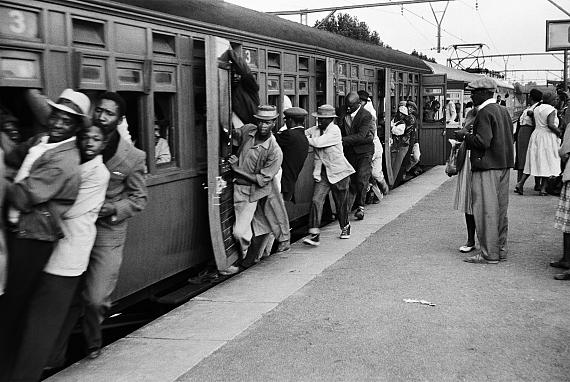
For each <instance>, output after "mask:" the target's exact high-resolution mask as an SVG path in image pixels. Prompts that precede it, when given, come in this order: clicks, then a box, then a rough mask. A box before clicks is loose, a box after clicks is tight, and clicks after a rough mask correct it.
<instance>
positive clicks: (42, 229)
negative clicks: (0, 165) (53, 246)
mask: <svg viewBox="0 0 570 382" xmlns="http://www.w3.org/2000/svg"><path fill="white" fill-rule="evenodd" d="M39 138H41V135H39V136H36V137H33V138H30V139H29V140H28V141H27V142H24V143H22V144H21V145H20V146H18V148H17V149H15V150H13V151H12V152H11V153H10V154H8V155H7V158H6V160H7V163H11V164H13V165H15V166H17V167H19V164H21V163H22V161H23V159H24V158H25V155H26V154H27V152H28V149H29V148H30V147H31V146H33V145H35V144H37V143H38V141H39ZM8 157H9V158H8ZM79 165H80V157H79V150H78V148H77V143H76V141H75V140H74V141H71V142H66V143H63V144H61V145H59V146H57V147H55V148H53V149H49V150H47V151H46V152H45V153H43V154H42V155H41V156H40V157H39V158H38V159H37V160H36V161H35V162H34V164H33V165H32V167H31V168H30V174H29V176H28V177H27V178H25V179H23V180H22V181H20V182H18V183H14V184H11V185H10V186H9V187H8V189H7V197H8V200H9V201H10V203H11V204H12V205H13V206H14V207H16V208H17V209H18V210H19V211H21V215H20V218H19V221H18V227H17V228H18V231H17V235H18V237H20V238H26V239H35V240H44V241H57V240H59V239H60V238H61V237H63V233H62V231H61V219H62V215H63V214H64V213H65V212H67V211H68V210H69V209H70V208H71V206H72V205H73V202H75V199H76V198H77V194H78V193H79V185H80V183H81V172H80V167H79Z"/></svg>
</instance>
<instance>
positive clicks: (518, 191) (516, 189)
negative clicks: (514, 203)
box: [515, 184, 523, 195]
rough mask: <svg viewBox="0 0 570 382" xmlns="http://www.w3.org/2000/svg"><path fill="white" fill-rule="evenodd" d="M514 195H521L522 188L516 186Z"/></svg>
mask: <svg viewBox="0 0 570 382" xmlns="http://www.w3.org/2000/svg"><path fill="white" fill-rule="evenodd" d="M515 194H519V195H522V194H523V188H522V187H521V186H519V185H518V184H517V185H516V186H515Z"/></svg>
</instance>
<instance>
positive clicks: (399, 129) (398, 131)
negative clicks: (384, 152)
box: [390, 101, 414, 178]
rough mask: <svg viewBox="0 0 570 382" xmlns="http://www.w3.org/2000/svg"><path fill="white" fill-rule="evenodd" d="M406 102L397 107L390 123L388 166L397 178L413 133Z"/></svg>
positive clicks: (411, 120)
mask: <svg viewBox="0 0 570 382" xmlns="http://www.w3.org/2000/svg"><path fill="white" fill-rule="evenodd" d="M406 104H407V102H406V101H401V102H400V104H399V106H398V111H397V112H396V114H395V115H394V118H392V121H391V122H390V125H391V132H392V145H390V154H391V155H390V165H391V166H392V173H393V174H394V177H395V178H397V176H398V174H399V173H400V169H401V168H402V163H403V161H404V158H405V157H406V155H407V154H408V152H409V150H410V141H411V139H412V132H413V128H414V127H413V125H412V122H413V119H411V118H410V117H409V116H408V114H409V111H408V108H407V106H406Z"/></svg>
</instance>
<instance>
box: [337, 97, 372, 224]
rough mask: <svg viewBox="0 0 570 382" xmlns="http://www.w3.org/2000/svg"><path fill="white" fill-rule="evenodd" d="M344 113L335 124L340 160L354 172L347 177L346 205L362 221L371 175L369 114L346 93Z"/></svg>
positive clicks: (354, 98)
mask: <svg viewBox="0 0 570 382" xmlns="http://www.w3.org/2000/svg"><path fill="white" fill-rule="evenodd" d="M345 106H346V110H345V111H344V113H341V118H340V119H339V123H340V124H341V131H342V145H343V150H344V156H345V157H346V159H348V161H349V162H350V164H351V165H352V167H354V169H355V170H356V172H355V173H354V174H352V175H351V177H350V193H349V197H348V205H349V206H351V207H352V206H353V205H354V204H356V206H357V207H356V212H355V214H354V216H355V217H356V218H357V219H358V220H362V219H364V203H365V200H366V190H367V189H368V182H369V180H370V175H371V173H372V155H373V154H374V143H373V128H374V124H373V121H372V114H370V113H369V112H368V110H365V109H364V108H363V107H362V106H361V103H360V97H359V96H358V93H357V92H350V93H348V94H347V96H346V99H345Z"/></svg>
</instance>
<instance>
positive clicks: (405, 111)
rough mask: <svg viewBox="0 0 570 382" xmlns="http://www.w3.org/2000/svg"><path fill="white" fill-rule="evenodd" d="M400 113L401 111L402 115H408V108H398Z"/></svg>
mask: <svg viewBox="0 0 570 382" xmlns="http://www.w3.org/2000/svg"><path fill="white" fill-rule="evenodd" d="M398 111H399V112H400V113H402V114H405V115H408V108H407V107H405V106H400V107H399V108H398Z"/></svg>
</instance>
